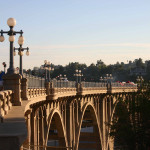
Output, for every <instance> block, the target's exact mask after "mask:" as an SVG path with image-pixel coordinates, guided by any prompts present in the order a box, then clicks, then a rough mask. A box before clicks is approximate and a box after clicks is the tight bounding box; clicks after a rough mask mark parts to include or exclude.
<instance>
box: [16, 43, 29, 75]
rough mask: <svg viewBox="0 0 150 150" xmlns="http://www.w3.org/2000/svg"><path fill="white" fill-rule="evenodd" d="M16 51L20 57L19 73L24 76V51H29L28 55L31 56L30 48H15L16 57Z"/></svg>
mask: <svg viewBox="0 0 150 150" xmlns="http://www.w3.org/2000/svg"><path fill="white" fill-rule="evenodd" d="M18 43H19V41H18ZM15 50H18V55H19V56H20V69H19V73H20V74H21V75H23V68H22V56H23V51H24V50H27V51H26V55H27V56H29V48H28V47H27V48H22V45H20V47H19V48H15V47H14V56H15V55H16V51H15Z"/></svg>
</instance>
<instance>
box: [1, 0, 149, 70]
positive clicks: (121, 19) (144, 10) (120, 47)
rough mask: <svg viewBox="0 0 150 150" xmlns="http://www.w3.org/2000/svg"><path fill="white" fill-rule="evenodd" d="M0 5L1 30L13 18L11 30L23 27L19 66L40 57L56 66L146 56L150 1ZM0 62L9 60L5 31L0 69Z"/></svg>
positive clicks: (14, 1) (41, 0) (15, 1)
mask: <svg viewBox="0 0 150 150" xmlns="http://www.w3.org/2000/svg"><path fill="white" fill-rule="evenodd" d="M0 5H1V8H0V30H1V29H3V30H6V31H7V30H8V29H9V28H8V26H7V19H8V18H10V17H13V18H15V19H16V21H17V24H16V26H15V28H14V30H15V31H19V30H21V29H22V30H23V31H24V37H25V44H24V45H23V47H27V46H28V47H29V48H30V56H26V55H24V57H23V66H24V68H25V69H28V68H33V67H34V66H40V65H41V64H43V63H44V60H45V59H46V60H49V61H50V62H52V63H54V64H56V65H57V64H62V65H66V64H68V63H69V62H80V63H86V64H87V65H89V64H91V63H96V61H97V60H99V59H101V60H103V61H104V62H105V63H106V64H114V63H116V62H117V61H119V62H125V63H127V60H132V61H133V60H134V59H136V58H139V57H141V58H142V59H143V60H144V61H145V60H149V59H150V0H0ZM17 40H18V35H17V36H16V41H17ZM14 46H15V47H18V44H17V42H15V44H14ZM3 61H5V62H6V63H7V64H8V63H9V42H8V35H5V41H4V42H3V43H0V70H2V62H3ZM18 65H19V56H18V55H17V56H15V67H18Z"/></svg>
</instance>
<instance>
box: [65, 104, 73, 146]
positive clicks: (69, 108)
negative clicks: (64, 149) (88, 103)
mask: <svg viewBox="0 0 150 150" xmlns="http://www.w3.org/2000/svg"><path fill="white" fill-rule="evenodd" d="M72 124H73V118H72V106H71V104H70V103H69V104H67V112H66V131H67V139H68V146H70V147H72V140H73V136H74V135H73V128H72V126H73V125H72Z"/></svg>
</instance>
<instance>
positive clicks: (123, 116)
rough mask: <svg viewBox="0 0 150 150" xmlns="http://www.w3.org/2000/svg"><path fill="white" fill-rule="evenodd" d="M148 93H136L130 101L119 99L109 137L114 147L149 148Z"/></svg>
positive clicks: (149, 94) (149, 112)
mask: <svg viewBox="0 0 150 150" xmlns="http://www.w3.org/2000/svg"><path fill="white" fill-rule="evenodd" d="M149 99H150V92H149V91H147V92H145V93H138V94H137V95H134V96H133V97H132V99H126V100H123V99H119V100H118V103H117V105H116V109H115V113H114V117H113V121H112V122H111V123H110V124H109V125H110V137H113V138H114V141H115V143H116V144H115V146H116V145H117V146H118V147H119V149H123V150H124V149H127V150H137V149H138V150H147V149H148V148H150V143H149V139H150V100H149Z"/></svg>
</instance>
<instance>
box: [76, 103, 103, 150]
mask: <svg viewBox="0 0 150 150" xmlns="http://www.w3.org/2000/svg"><path fill="white" fill-rule="evenodd" d="M79 134H80V137H79V145H78V149H79V150H101V149H102V147H101V140H100V139H101V138H100V127H99V125H98V119H97V116H96V113H95V111H94V109H93V107H92V106H91V105H88V106H87V107H86V109H85V111H84V113H83V118H82V123H81V129H80V133H79Z"/></svg>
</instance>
